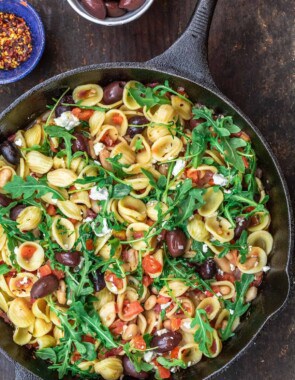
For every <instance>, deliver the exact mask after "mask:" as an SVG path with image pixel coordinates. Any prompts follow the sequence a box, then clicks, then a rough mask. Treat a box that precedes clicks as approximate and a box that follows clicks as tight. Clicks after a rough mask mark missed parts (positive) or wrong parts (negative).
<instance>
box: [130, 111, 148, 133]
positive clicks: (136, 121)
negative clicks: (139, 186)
mask: <svg viewBox="0 0 295 380" xmlns="http://www.w3.org/2000/svg"><path fill="white" fill-rule="evenodd" d="M148 123H149V121H148V119H147V118H145V117H144V116H133V117H131V118H130V119H129V120H128V124H129V127H128V130H127V134H128V135H129V136H130V137H134V136H135V135H137V134H138V133H142V131H143V128H142V127H135V125H145V124H148Z"/></svg>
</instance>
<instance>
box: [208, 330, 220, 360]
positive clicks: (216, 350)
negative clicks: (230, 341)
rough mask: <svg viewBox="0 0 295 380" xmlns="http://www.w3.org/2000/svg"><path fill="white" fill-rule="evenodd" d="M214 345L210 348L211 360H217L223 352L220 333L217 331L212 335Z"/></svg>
mask: <svg viewBox="0 0 295 380" xmlns="http://www.w3.org/2000/svg"><path fill="white" fill-rule="evenodd" d="M212 338H213V341H212V344H211V346H210V347H208V350H209V353H210V356H209V357H210V358H216V356H218V355H219V354H220V352H221V350H222V342H221V340H220V338H219V336H218V333H217V331H216V330H214V331H213V333H212Z"/></svg>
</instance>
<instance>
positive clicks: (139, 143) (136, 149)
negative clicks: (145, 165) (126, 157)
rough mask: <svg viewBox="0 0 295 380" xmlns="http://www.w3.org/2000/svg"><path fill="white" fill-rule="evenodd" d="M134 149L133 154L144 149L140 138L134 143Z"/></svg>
mask: <svg viewBox="0 0 295 380" xmlns="http://www.w3.org/2000/svg"><path fill="white" fill-rule="evenodd" d="M134 149H135V152H139V151H140V150H142V149H144V145H143V143H142V138H139V139H137V140H136V141H135V146H134Z"/></svg>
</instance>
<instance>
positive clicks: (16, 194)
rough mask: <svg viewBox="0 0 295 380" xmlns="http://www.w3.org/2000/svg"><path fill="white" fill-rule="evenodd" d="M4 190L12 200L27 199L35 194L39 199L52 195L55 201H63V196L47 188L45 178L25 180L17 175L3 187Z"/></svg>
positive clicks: (28, 178)
mask: <svg viewBox="0 0 295 380" xmlns="http://www.w3.org/2000/svg"><path fill="white" fill-rule="evenodd" d="M4 190H5V191H7V192H8V193H10V194H11V196H12V198H20V197H21V196H23V197H24V199H28V198H30V197H32V196H33V195H34V194H36V197H38V198H41V197H42V196H43V195H45V194H48V193H52V194H53V197H54V198H56V199H61V200H64V198H63V196H62V195H61V194H60V193H59V192H58V191H57V190H55V189H52V188H51V187H50V186H48V184H47V181H46V179H45V178H40V179H39V180H37V179H36V178H34V177H32V176H27V177H26V180H24V179H22V178H21V177H19V176H18V175H15V176H14V177H13V178H12V180H11V181H10V182H8V183H7V184H6V185H5V186H4Z"/></svg>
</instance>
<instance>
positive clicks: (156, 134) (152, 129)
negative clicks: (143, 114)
mask: <svg viewBox="0 0 295 380" xmlns="http://www.w3.org/2000/svg"><path fill="white" fill-rule="evenodd" d="M170 134H171V133H170V131H169V129H168V128H167V127H165V126H164V125H157V124H153V125H150V126H148V128H147V137H148V139H149V141H151V142H153V143H154V142H155V141H157V140H159V139H160V138H161V137H164V136H168V135H170ZM172 134H175V132H174V131H172Z"/></svg>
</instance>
